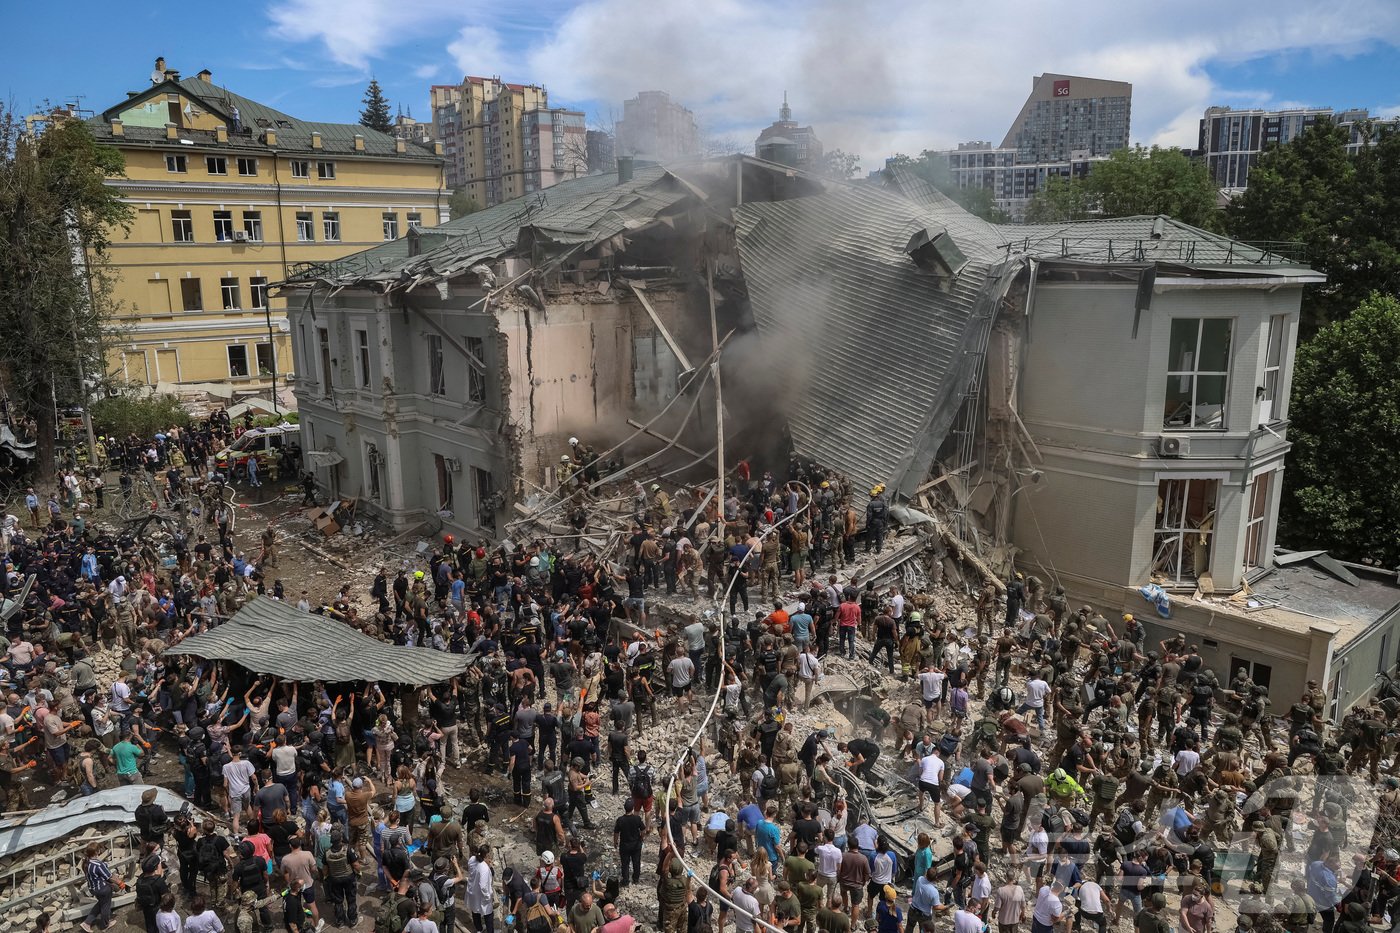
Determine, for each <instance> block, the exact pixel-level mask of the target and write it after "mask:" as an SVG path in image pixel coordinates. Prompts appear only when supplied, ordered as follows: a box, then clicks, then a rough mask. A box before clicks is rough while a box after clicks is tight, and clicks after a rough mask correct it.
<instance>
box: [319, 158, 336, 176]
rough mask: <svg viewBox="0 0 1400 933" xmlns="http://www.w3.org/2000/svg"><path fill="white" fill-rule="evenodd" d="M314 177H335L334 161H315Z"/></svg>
mask: <svg viewBox="0 0 1400 933" xmlns="http://www.w3.org/2000/svg"><path fill="white" fill-rule="evenodd" d="M316 177H317V178H334V177H335V163H334V162H317V163H316Z"/></svg>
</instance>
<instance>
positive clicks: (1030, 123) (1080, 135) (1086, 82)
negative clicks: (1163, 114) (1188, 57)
mask: <svg viewBox="0 0 1400 933" xmlns="http://www.w3.org/2000/svg"><path fill="white" fill-rule="evenodd" d="M1132 99H1133V86H1132V85H1131V84H1129V83H1127V82H1126V81H1108V80H1104V79H1102V78H1079V77H1073V76H1070V75H1057V74H1043V75H1037V76H1036V77H1035V78H1034V79H1033V80H1032V82H1031V94H1030V96H1029V97H1027V98H1026V102H1025V103H1024V104H1022V105H1021V112H1020V113H1018V114H1017V115H1016V119H1015V121H1014V122H1013V123H1012V124H1011V129H1009V130H1007V132H1006V137H1005V138H1004V139H1003V140H1002V143H1001V145H1000V146H993V145H992V144H991V143H990V142H970V143H960V144H959V145H958V148H957V149H947V150H943V151H942V152H938V153H936V155H940V156H942V157H943V158H944V159H945V160H946V163H947V166H948V172H949V174H950V175H951V176H952V180H953V183H954V184H956V185H957V186H958V187H959V188H980V189H984V190H987V191H990V192H991V195H992V200H993V201H994V202H995V204H996V206H997V207H998V208H1000V209H1001V210H1003V211H1005V212H1006V214H1007V215H1008V216H1009V217H1011V219H1012V220H1018V221H1019V220H1021V219H1022V218H1023V217H1024V216H1025V212H1026V207H1027V205H1029V204H1030V200H1031V198H1033V197H1034V196H1035V193H1036V192H1037V191H1039V190H1040V189H1041V188H1043V187H1044V186H1045V184H1046V183H1047V182H1048V181H1049V179H1051V178H1064V179H1071V178H1082V177H1084V176H1085V175H1088V174H1089V172H1090V171H1091V170H1092V169H1093V167H1094V164H1095V163H1096V162H1101V161H1103V160H1104V159H1106V158H1108V155H1109V153H1111V152H1113V151H1114V150H1116V149H1123V148H1126V147H1127V145H1128V128H1129V120H1130V118H1131V115H1132Z"/></svg>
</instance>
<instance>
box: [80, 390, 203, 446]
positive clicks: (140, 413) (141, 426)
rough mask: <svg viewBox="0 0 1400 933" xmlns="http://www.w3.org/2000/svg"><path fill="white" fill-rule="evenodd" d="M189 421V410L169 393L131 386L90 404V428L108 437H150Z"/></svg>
mask: <svg viewBox="0 0 1400 933" xmlns="http://www.w3.org/2000/svg"><path fill="white" fill-rule="evenodd" d="M189 423H190V415H189V412H187V411H185V408H184V405H182V404H181V402H180V400H179V399H178V398H176V397H175V396H173V395H147V394H145V393H144V392H143V391H142V390H141V389H138V388H136V387H135V386H132V387H130V388H127V389H125V390H123V391H121V393H120V394H118V395H115V396H112V397H110V398H104V399H99V400H98V401H96V402H94V403H93V405H92V427H93V430H95V431H96V432H97V433H98V434H101V435H105V436H108V437H111V436H113V435H115V436H117V437H125V436H126V435H128V434H135V435H136V436H137V437H142V438H146V437H151V436H152V435H154V434H155V433H156V432H158V431H168V430H169V429H170V428H172V427H176V426H178V427H182V428H183V427H185V426H187V425H188V424H189Z"/></svg>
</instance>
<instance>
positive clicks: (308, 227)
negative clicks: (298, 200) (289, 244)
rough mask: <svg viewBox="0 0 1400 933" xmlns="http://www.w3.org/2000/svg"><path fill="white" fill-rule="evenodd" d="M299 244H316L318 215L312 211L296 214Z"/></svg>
mask: <svg viewBox="0 0 1400 933" xmlns="http://www.w3.org/2000/svg"><path fill="white" fill-rule="evenodd" d="M296 224H297V242H298V243H315V242H316V215H315V214H313V213H311V212H310V211H297V212H296Z"/></svg>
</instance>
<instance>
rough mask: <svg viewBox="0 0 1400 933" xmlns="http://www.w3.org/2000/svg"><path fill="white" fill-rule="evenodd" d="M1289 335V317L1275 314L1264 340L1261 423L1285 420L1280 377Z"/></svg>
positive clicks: (1271, 318) (1260, 405) (1260, 406)
mask: <svg viewBox="0 0 1400 933" xmlns="http://www.w3.org/2000/svg"><path fill="white" fill-rule="evenodd" d="M1287 333H1288V315H1286V314H1275V315H1273V316H1272V317H1270V318H1269V326H1268V330H1267V331H1266V336H1265V338H1264V385H1263V386H1262V387H1261V393H1260V396H1259V423H1260V424H1269V423H1270V422H1272V421H1278V420H1280V419H1282V418H1283V406H1282V404H1280V399H1279V395H1278V393H1279V377H1280V375H1281V374H1282V372H1283V338H1284V335H1285V334H1287Z"/></svg>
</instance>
